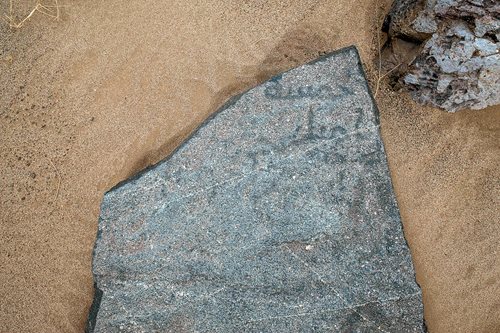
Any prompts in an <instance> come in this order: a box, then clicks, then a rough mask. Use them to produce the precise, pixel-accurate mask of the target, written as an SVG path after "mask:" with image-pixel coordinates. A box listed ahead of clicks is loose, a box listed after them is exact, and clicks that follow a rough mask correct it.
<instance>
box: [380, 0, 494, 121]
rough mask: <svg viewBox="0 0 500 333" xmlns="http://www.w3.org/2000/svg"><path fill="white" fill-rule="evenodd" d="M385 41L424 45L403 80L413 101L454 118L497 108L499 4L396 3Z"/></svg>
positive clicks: (484, 0) (450, 0) (457, 0)
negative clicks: (462, 112) (467, 111)
mask: <svg viewBox="0 0 500 333" xmlns="http://www.w3.org/2000/svg"><path fill="white" fill-rule="evenodd" d="M388 18H389V19H388V20H387V22H390V23H389V24H388V27H387V28H388V33H389V36H390V38H401V39H403V40H407V41H413V42H416V43H423V44H422V45H423V47H422V49H421V51H420V54H419V55H418V57H416V59H415V60H414V61H413V63H412V64H411V66H410V67H409V71H408V73H405V76H404V78H403V82H404V84H405V85H406V86H407V87H408V88H409V90H410V91H411V92H412V95H413V97H414V98H415V99H416V100H418V101H420V102H422V103H427V104H432V105H434V106H438V107H440V108H444V109H446V110H448V111H451V112H454V111H458V110H461V109H465V108H472V109H482V108H485V107H487V106H490V105H496V104H500V54H499V50H500V43H499V40H500V2H499V1H498V0H396V2H395V3H394V5H393V8H392V10H391V12H390V13H389V16H388Z"/></svg>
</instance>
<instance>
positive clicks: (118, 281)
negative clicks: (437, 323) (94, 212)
mask: <svg viewBox="0 0 500 333" xmlns="http://www.w3.org/2000/svg"><path fill="white" fill-rule="evenodd" d="M93 271H94V275H95V280H96V286H97V288H98V289H97V292H96V298H95V301H94V305H93V309H92V311H91V314H90V316H89V331H95V332H115V331H123V332H311V331H314V332H331V331H341V332H423V330H424V328H423V314H422V303H421V293H420V289H419V288H418V286H417V284H416V282H415V278H414V271H413V267H412V263H411V258H410V253H409V251H408V248H407V245H406V242H405V240H404V237H403V233H402V229H401V222H400V218H399V212H398V209H397V205H396V201H395V198H394V194H393V190H392V186H391V182H390V177H389V173H388V167H387V163H386V158H385V153H384V150H383V145H382V142H381V139H380V135H379V122H378V118H377V111H376V107H375V105H374V103H373V100H372V98H371V95H370V93H369V90H368V87H367V84H366V80H365V77H364V75H363V72H362V68H361V65H360V60H359V57H358V54H357V52H356V50H355V48H352V47H351V48H347V49H343V50H341V51H338V52H336V53H334V54H331V55H328V56H326V57H323V58H321V59H319V60H318V61H315V62H312V63H310V64H306V65H303V66H301V67H299V68H296V69H293V70H291V71H289V72H286V73H284V74H282V75H280V76H277V77H275V78H273V79H271V80H270V81H268V82H266V83H264V84H262V85H260V86H258V87H256V88H254V89H252V90H250V91H248V92H246V93H244V94H243V95H241V96H239V97H238V98H235V99H234V100H232V101H231V102H230V103H228V104H227V105H226V106H225V107H224V108H223V109H221V110H220V111H219V112H218V113H217V114H216V115H215V116H214V117H212V118H211V119H209V120H208V121H207V122H206V123H205V124H204V125H203V126H201V127H200V128H199V129H198V130H197V131H196V133H195V134H193V136H192V137H191V138H190V139H189V140H187V141H186V142H185V143H184V144H183V145H181V147H180V148H179V149H178V150H177V151H175V152H174V153H173V154H172V155H171V156H170V157H169V158H167V159H166V160H164V161H163V162H161V163H159V164H158V165H156V166H154V167H153V168H151V169H150V170H147V171H146V172H144V173H142V174H140V175H138V176H137V177H135V178H134V179H131V180H129V181H127V182H126V183H124V184H121V185H120V186H118V187H116V188H115V189H113V190H111V191H110V192H108V193H107V194H106V195H105V197H104V200H103V203H102V208H101V217H100V221H99V235H98V239H97V242H96V248H95V252H94V263H93Z"/></svg>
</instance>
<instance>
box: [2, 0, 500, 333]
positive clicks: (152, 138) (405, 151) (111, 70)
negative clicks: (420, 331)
mask: <svg viewBox="0 0 500 333" xmlns="http://www.w3.org/2000/svg"><path fill="white" fill-rule="evenodd" d="M47 1H48V0H47ZM59 2H60V3H61V4H62V5H64V7H63V16H62V20H60V21H57V22H54V21H52V20H51V19H49V18H47V17H44V16H42V15H39V14H37V15H35V16H34V18H33V20H31V21H30V22H29V23H28V24H27V25H26V26H25V27H23V28H22V29H19V30H13V31H11V30H10V29H8V27H7V26H6V24H4V23H3V22H2V23H0V43H1V44H0V169H1V175H0V203H1V206H0V207H1V208H0V221H1V225H0V244H1V245H0V281H1V284H0V299H1V301H0V332H82V330H83V328H84V324H85V319H86V315H87V310H88V308H89V306H90V303H91V301H92V296H93V286H92V274H91V254H92V247H93V243H94V238H95V234H96V230H97V219H98V215H99V205H100V201H101V199H102V195H103V193H104V192H105V191H106V190H108V189H109V188H111V187H112V186H113V185H115V184H116V183H117V182H119V181H121V180H124V179H126V178H127V177H129V176H130V175H133V174H134V173H136V172H137V171H139V170H141V169H143V168H144V167H146V166H147V165H150V164H151V163H154V162H157V161H158V160H160V159H161V158H162V157H164V156H166V155H167V154H168V153H169V152H170V151H171V150H172V149H173V148H174V147H175V146H176V145H177V144H179V142H181V141H182V140H183V139H185V138H186V136H187V135H188V134H189V133H190V132H191V131H192V130H193V129H194V128H195V127H196V126H197V125H198V124H199V123H200V122H201V121H202V120H203V119H205V118H206V117H207V116H208V115H209V114H210V113H211V112H214V111H215V110H216V109H217V108H218V107H219V106H220V105H221V104H222V103H223V102H224V101H226V100H227V99H228V98H229V97H230V96H232V95H234V94H237V93H239V92H241V91H243V90H245V89H248V88H250V87H251V86H254V85H256V84H258V83H259V82H262V81H264V80H265V79H267V78H269V77H270V76H271V75H272V74H274V73H278V72H279V71H282V70H285V69H288V68H291V67H294V66H297V65H300V64H302V63H303V62H305V61H307V60H310V59H313V58H315V57H317V56H318V55H321V54H323V53H325V52H329V51H332V50H335V49H338V48H341V47H344V46H348V45H352V44H355V45H357V47H358V48H359V50H360V53H361V56H362V58H363V61H364V63H365V67H366V68H367V71H368V75H369V77H370V79H371V80H372V82H373V81H374V80H375V79H376V75H377V71H376V70H374V65H373V63H374V58H375V56H376V54H377V43H376V33H375V27H376V23H377V19H378V18H380V16H381V15H380V13H381V12H382V11H384V10H386V9H387V8H388V6H389V3H390V0H379V1H378V2H377V1H376V0H358V1H353V0H335V1H328V2H327V1H311V0H298V1H295V0H293V1H292V0H290V1H286V2H285V1H283V2H281V1H274V2H269V1H261V0H254V1H243V0H238V1H236V0H225V1H213V2H212V3H209V2H207V1H173V0H169V1H126V2H125V1H119V0H108V1H90V0H82V1H78V2H76V1H75V2H70V1H66V2H64V3H62V2H61V1H59ZM0 5H1V8H0V11H3V12H5V10H7V9H8V8H7V7H8V1H6V0H0ZM26 6H27V5H26V3H25V4H24V6H19V4H17V3H15V10H16V13H18V14H19V15H21V14H23V13H26V12H28V11H29V9H28V7H26ZM377 100H378V103H379V107H380V111H381V117H382V134H383V139H384V142H385V145H386V149H387V153H388V157H389V163H390V168H391V173H392V177H393V181H394V186H395V190H396V194H397V198H398V201H399V205H400V209H401V215H402V218H403V223H404V228H405V235H406V237H407V239H408V242H409V245H410V247H411V251H412V255H413V259H414V263H415V265H416V270H417V280H418V282H419V284H420V285H421V287H422V289H423V293H424V300H425V302H424V305H425V316H426V320H427V324H428V326H429V329H430V331H431V332H453V333H457V332H474V333H478V332H485V333H486V332H488V333H489V332H500V252H499V250H500V224H499V220H500V211H499V206H500V205H498V197H499V196H500V193H499V182H498V179H499V176H500V172H499V171H500V168H499V162H500V161H499V152H500V149H499V142H500V140H499V139H500V128H499V127H500V109H499V108H490V109H488V110H484V111H464V112H460V113H457V114H447V113H445V112H442V111H439V110H435V109H431V108H424V107H419V106H416V105H415V104H414V103H413V102H411V101H410V100H409V99H408V97H407V96H406V95H404V94H401V93H394V92H390V91H389V90H387V89H386V88H385V87H384V86H383V87H382V89H381V90H380V92H379V94H378V96H377Z"/></svg>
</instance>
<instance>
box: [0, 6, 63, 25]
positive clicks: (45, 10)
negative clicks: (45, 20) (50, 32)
mask: <svg viewBox="0 0 500 333" xmlns="http://www.w3.org/2000/svg"><path fill="white" fill-rule="evenodd" d="M13 8H14V5H13V0H10V5H9V15H5V18H6V20H7V22H8V23H9V25H10V27H11V28H16V29H19V28H21V27H22V26H23V25H24V24H25V23H26V21H28V20H29V19H30V18H31V17H32V16H33V15H34V14H35V13H36V12H40V13H41V14H43V15H46V16H49V17H52V18H53V19H55V20H58V19H59V18H60V13H61V12H60V6H59V0H54V5H43V4H42V3H41V2H40V0H38V1H37V3H36V5H35V7H34V8H33V9H32V10H31V11H30V12H29V14H28V15H26V16H25V17H24V18H23V19H22V20H21V21H19V22H17V23H16V22H15V20H14V13H13ZM51 8H55V11H54V9H51Z"/></svg>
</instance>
